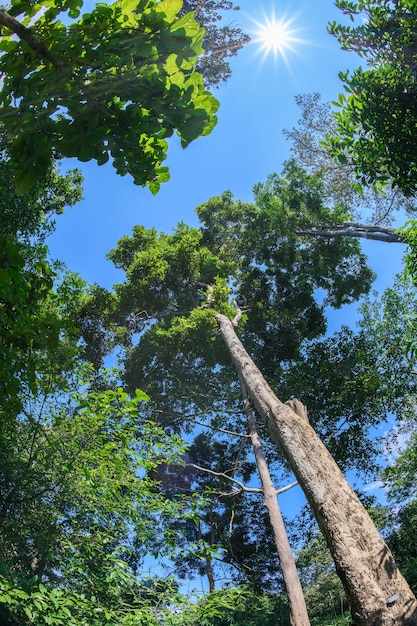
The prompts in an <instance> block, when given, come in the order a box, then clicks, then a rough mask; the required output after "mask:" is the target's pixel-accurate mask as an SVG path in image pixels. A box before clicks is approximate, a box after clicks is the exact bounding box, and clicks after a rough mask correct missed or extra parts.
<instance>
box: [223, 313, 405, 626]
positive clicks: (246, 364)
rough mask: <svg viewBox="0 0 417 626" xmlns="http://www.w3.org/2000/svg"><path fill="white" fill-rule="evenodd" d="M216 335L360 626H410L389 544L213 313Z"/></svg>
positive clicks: (307, 429)
mask: <svg viewBox="0 0 417 626" xmlns="http://www.w3.org/2000/svg"><path fill="white" fill-rule="evenodd" d="M216 319H217V321H218V323H219V326H220V333H221V336H222V338H223V340H224V342H225V344H226V346H227V348H228V350H229V353H230V356H231V358H232V361H233V363H234V365H235V367H236V370H237V372H238V374H239V376H241V378H242V379H243V381H244V384H245V387H246V389H247V391H248V394H249V397H250V399H251V402H252V404H253V406H254V407H255V409H256V411H257V413H258V415H259V416H260V417H261V418H262V419H263V420H264V421H265V425H266V427H267V430H268V433H269V435H270V437H271V439H272V440H273V441H274V443H275V444H276V445H277V446H278V448H279V449H280V450H281V452H282V453H283V455H284V456H285V458H286V460H287V462H288V464H289V465H290V467H291V469H292V471H293V472H294V474H295V476H296V478H297V480H298V482H299V484H300V486H301V488H302V489H303V491H304V494H305V496H306V498H307V500H308V502H309V504H310V506H311V508H312V511H313V513H314V515H315V517H316V519H317V522H318V524H319V526H320V528H321V530H322V532H323V534H324V536H325V538H326V541H327V545H328V547H329V549H330V551H331V553H332V556H333V559H334V562H335V565H336V571H337V573H338V575H339V577H340V578H341V580H342V583H343V585H344V588H345V590H346V593H347V595H348V598H349V601H350V606H351V611H352V617H353V619H354V622H355V623H356V624H359V625H360V626H393V625H401V626H416V624H417V600H416V598H415V597H414V596H413V594H412V593H411V590H410V587H409V585H408V584H407V582H406V580H405V579H404V578H403V576H402V575H401V573H400V572H399V571H398V569H397V566H396V564H395V561H394V559H393V557H392V554H391V553H390V551H389V549H388V547H387V545H386V544H385V543H384V541H383V540H382V538H381V536H380V535H379V533H378V531H377V529H376V528H375V525H374V524H373V522H372V520H371V518H370V517H369V515H368V513H367V512H366V511H365V509H364V507H363V506H362V504H361V502H360V500H359V499H358V498H357V496H356V495H355V493H354V491H353V490H352V489H351V487H350V485H349V484H348V482H347V481H346V479H345V477H344V476H343V474H342V472H341V471H340V469H339V467H338V466H337V464H336V463H335V461H334V460H333V458H332V457H331V455H330V454H329V452H328V450H327V449H326V447H325V446H324V444H323V443H322V442H321V441H320V439H319V438H318V437H317V435H316V433H315V432H314V430H313V429H312V427H311V426H310V424H309V423H308V421H307V420H306V419H304V418H303V417H301V416H300V415H297V413H295V412H294V411H293V410H292V409H291V408H290V407H289V406H288V405H285V404H283V403H282V402H281V401H280V400H278V398H277V397H276V396H275V394H274V393H273V391H272V389H271V388H270V387H269V385H268V384H267V382H266V381H265V379H264V378H263V376H262V374H261V372H260V371H259V370H258V368H257V367H256V365H255V364H254V363H253V361H252V359H251V358H250V357H249V355H248V353H247V352H246V350H245V349H244V347H243V345H242V343H241V342H240V340H239V339H238V337H237V335H236V333H235V329H234V326H233V323H232V322H231V321H230V320H229V319H228V318H227V317H226V316H225V315H222V314H220V313H218V314H217V315H216Z"/></svg>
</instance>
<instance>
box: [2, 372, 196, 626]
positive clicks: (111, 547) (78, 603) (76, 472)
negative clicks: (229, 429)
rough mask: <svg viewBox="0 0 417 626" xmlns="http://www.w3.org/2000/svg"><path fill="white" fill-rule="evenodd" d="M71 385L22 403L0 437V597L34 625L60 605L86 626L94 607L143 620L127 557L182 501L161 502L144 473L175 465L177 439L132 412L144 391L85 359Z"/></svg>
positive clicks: (132, 561)
mask: <svg viewBox="0 0 417 626" xmlns="http://www.w3.org/2000/svg"><path fill="white" fill-rule="evenodd" d="M70 382H71V384H70V386H69V387H68V388H66V389H65V390H64V391H63V393H62V395H61V397H59V396H58V395H57V393H56V391H55V392H54V394H53V395H52V396H49V397H48V396H46V397H42V396H38V397H34V398H32V399H31V400H28V401H27V402H26V404H25V405H24V407H23V410H22V413H21V415H20V418H19V420H18V421H17V422H16V424H15V431H14V432H13V433H11V432H9V433H8V437H7V438H5V437H3V436H2V448H3V450H4V452H5V454H4V455H3V457H2V462H1V466H2V467H1V470H2V471H1V476H2V479H1V483H0V495H1V501H0V512H1V513H0V525H1V529H2V540H1V545H0V560H1V562H2V564H3V567H6V568H7V571H6V570H5V571H3V574H2V577H1V581H2V587H3V597H2V601H3V603H6V604H7V605H8V607H9V611H10V615H11V618H12V619H17V620H18V621H19V620H21V621H20V623H31V622H32V621H34V622H35V623H43V622H41V621H40V620H41V618H40V617H39V615H40V614H42V616H45V624H48V623H51V624H55V623H56V624H61V623H64V622H63V621H60V620H64V617H65V616H67V617H68V611H69V612H70V613H71V616H72V618H73V622H71V623H77V624H84V623H85V624H87V623H90V622H88V620H89V619H90V617H89V613H91V619H92V620H95V621H93V623H97V624H98V623H99V622H100V620H103V616H104V617H105V619H107V620H108V621H107V622H106V623H109V624H110V623H126V624H127V623H132V624H139V623H149V624H153V623H154V622H155V619H154V618H152V619H151V618H150V617H149V618H148V619H147V621H140V620H141V619H144V616H143V613H145V614H147V613H148V612H149V611H148V608H147V607H149V602H148V603H147V604H146V603H144V602H143V599H142V598H141V593H140V584H141V583H140V581H138V579H137V577H136V575H137V573H138V566H139V564H140V562H141V559H142V557H143V555H144V553H145V552H146V547H145V546H146V545H147V544H149V543H150V541H151V540H152V541H154V538H155V535H156V534H158V533H162V534H163V533H164V529H163V525H162V524H161V522H160V520H161V519H163V518H164V516H168V517H170V518H171V519H175V517H176V516H178V517H182V516H183V515H184V514H185V513H186V510H189V507H188V506H187V507H186V506H185V504H183V503H182V499H181V498H176V499H175V500H172V499H171V500H166V498H165V497H164V495H163V494H161V493H160V492H159V490H158V488H157V483H155V481H153V480H150V479H148V478H146V477H145V476H144V473H145V472H146V471H149V470H150V469H151V468H153V467H155V466H156V465H157V464H158V463H159V462H161V460H164V462H165V463H168V464H169V463H171V462H173V461H175V462H177V463H178V462H180V461H181V457H182V455H183V453H184V446H183V445H182V444H181V442H180V440H179V439H178V438H176V437H166V435H165V434H164V433H163V431H162V430H161V429H160V428H158V427H157V426H156V424H154V423H152V422H149V421H147V420H144V419H141V417H140V415H139V414H138V405H141V404H142V403H143V401H145V400H146V399H147V397H146V396H145V394H143V393H142V392H136V394H135V396H134V397H133V398H129V397H128V396H127V394H126V393H125V392H124V391H122V389H121V387H120V386H119V387H118V380H117V377H116V376H115V374H114V373H109V374H105V373H102V374H101V375H100V376H97V374H96V373H94V372H93V371H91V370H90V369H88V368H87V369H85V370H84V371H81V372H80V373H79V375H78V376H77V377H76V378H75V379H74V380H73V381H70ZM2 434H3V433H2ZM189 514H190V515H192V514H193V512H192V511H191V512H190V513H189ZM172 541H174V539H173V538H172V533H171V538H170V537H169V535H167V536H166V537H165V541H162V540H161V541H160V542H159V544H160V546H162V548H161V551H169V549H170V548H169V546H170V545H171V543H170V542H172ZM155 554H156V553H155ZM19 590H20V591H19ZM24 594H27V595H26V596H24ZM19 599H20V602H19ZM22 600H25V602H24V603H22V602H21V601H22ZM57 603H58V604H59V607H60V610H59V611H56V612H54V606H55V604H57ZM93 606H94V609H92V607H93ZM50 611H52V614H51V613H50ZM39 612H40V613H39ZM126 612H128V613H129V614H130V618H129V619H130V620H131V621H126V619H127V618H124V615H125V613H126ZM25 615H26V617H25ZM42 619H43V617H42ZM48 620H49V621H48ZM101 623H102V622H101ZM155 623H157V622H155Z"/></svg>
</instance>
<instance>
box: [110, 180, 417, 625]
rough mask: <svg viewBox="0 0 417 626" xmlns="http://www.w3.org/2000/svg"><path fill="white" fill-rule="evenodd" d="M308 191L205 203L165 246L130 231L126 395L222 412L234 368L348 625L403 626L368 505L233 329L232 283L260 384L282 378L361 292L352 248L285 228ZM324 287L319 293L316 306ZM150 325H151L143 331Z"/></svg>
mask: <svg viewBox="0 0 417 626" xmlns="http://www.w3.org/2000/svg"><path fill="white" fill-rule="evenodd" d="M304 182H305V185H304V186H302V187H301V188H300V187H299V186H298V185H296V184H293V183H294V181H293V180H292V179H291V177H290V178H289V180H286V179H285V178H283V179H282V180H281V181H280V185H278V186H277V189H278V190H279V193H278V192H277V194H276V196H272V195H271V196H270V197H269V198H268V197H266V196H265V195H262V194H260V196H259V198H257V204H256V205H248V204H243V203H239V202H234V201H233V199H232V197H231V195H230V194H225V195H224V196H223V197H221V198H215V199H212V200H211V201H209V202H208V203H207V204H206V205H203V206H202V207H199V209H198V214H199V217H200V219H201V220H202V222H203V227H202V229H201V231H198V230H196V229H190V228H188V227H186V226H185V225H180V226H179V228H178V230H177V231H176V232H175V233H174V235H172V236H167V235H164V234H159V235H158V234H157V233H156V232H155V231H152V230H151V231H146V230H145V229H144V228H142V227H135V229H134V232H133V236H132V237H124V238H123V239H122V240H121V241H120V242H119V245H118V247H117V248H116V249H115V250H114V251H112V252H111V254H110V258H111V259H112V260H113V262H115V264H116V265H117V266H118V267H119V268H121V269H124V271H125V272H126V275H127V280H126V281H125V282H124V283H121V284H120V285H117V286H116V298H115V299H114V301H113V305H114V307H115V308H114V313H113V314H110V316H109V319H110V321H112V323H113V324H115V323H116V324H119V325H120V324H124V325H125V327H126V329H127V328H128V327H129V324H131V333H130V337H131V338H133V340H134V343H133V345H132V348H131V349H130V350H129V351H128V354H127V359H126V380H127V381H128V383H129V385H132V386H134V385H135V382H134V381H135V380H137V379H140V380H141V381H142V384H143V385H144V386H145V389H146V390H149V391H150V393H151V395H152V396H154V397H157V398H159V405H160V406H161V408H163V407H166V409H167V410H168V407H169V404H170V403H171V404H172V401H173V404H174V406H175V408H176V409H178V419H181V415H182V414H183V413H184V412H190V410H191V409H193V408H194V407H195V401H194V400H195V397H196V395H198V394H200V395H204V396H206V397H207V396H208V397H207V403H210V402H212V394H214V397H215V399H214V402H215V403H216V404H217V406H218V407H219V408H220V406H221V404H222V400H221V398H222V397H224V393H223V394H221V391H220V390H221V389H224V388H225V387H224V383H225V381H233V380H235V382H234V384H235V385H236V374H235V375H234V376H233V373H232V370H231V369H230V359H231V361H232V362H233V364H234V366H235V368H236V370H237V372H238V374H239V377H241V378H242V380H243V383H244V386H245V389H246V391H247V393H248V396H249V397H250V399H251V403H252V405H253V407H254V409H255V410H256V413H257V415H258V417H259V419H260V420H261V422H262V423H263V424H265V425H266V427H267V430H268V432H269V435H270V437H271V439H272V441H273V442H274V444H275V446H277V447H278V448H279V450H280V451H281V452H282V453H283V454H284V457H285V459H286V461H287V463H288V465H289V467H290V468H291V469H292V471H293V472H294V473H295V475H296V477H297V479H298V481H299V483H300V485H301V486H302V488H303V490H304V491H305V493H306V496H307V499H308V501H309V503H310V505H311V506H312V509H313V511H314V514H315V515H316V517H317V519H318V520H319V524H320V526H321V528H322V530H323V532H324V535H325V537H326V540H327V542H328V545H329V548H330V550H331V552H332V554H333V558H334V560H335V563H336V568H337V571H338V573H339V575H340V577H341V578H342V581H343V583H344V585H345V588H346V591H347V593H348V596H349V600H350V604H351V607H352V611H353V614H354V616H355V619H356V620H359V623H361V624H365V625H368V624H369V625H371V624H372V625H373V624H375V625H376V624H388V623H392V620H393V619H394V620H397V623H404V624H411V623H413V622H414V621H415V618H416V610H417V607H416V601H415V599H414V598H413V596H412V594H411V592H410V590H409V588H408V586H407V584H406V582H405V580H404V579H403V578H402V577H401V575H400V574H399V573H398V571H397V568H396V566H395V563H394V561H393V559H392V556H391V554H390V553H389V551H387V549H386V546H385V544H384V542H383V541H382V539H381V537H380V536H379V534H378V532H377V530H376V528H375V526H374V525H373V523H372V521H371V520H370V518H369V516H368V515H367V513H366V511H365V510H364V508H363V506H362V504H361V503H360V501H359V500H358V499H357V497H356V496H355V494H354V493H353V491H352V490H351V489H350V487H349V486H348V484H347V482H346V480H345V479H344V477H343V475H342V474H341V472H340V470H339V469H338V468H337V466H336V464H335V463H334V461H333V459H332V458H331V456H330V454H329V453H328V451H327V450H326V448H325V447H324V445H323V444H322V443H321V442H320V440H319V439H318V438H317V436H316V434H315V433H314V431H313V429H312V427H311V426H310V424H309V423H308V421H307V420H306V419H305V417H304V416H303V417H301V416H300V415H297V414H296V413H294V411H293V410H292V409H291V408H290V407H289V406H288V405H284V404H282V403H281V402H280V401H279V400H278V399H277V398H276V396H275V395H274V394H273V392H272V391H271V389H270V387H268V385H267V383H266V381H265V379H264V378H263V376H262V375H261V373H260V371H259V370H258V369H257V368H256V367H255V365H254V363H253V361H252V359H251V358H250V357H249V355H248V353H247V352H246V350H245V349H244V348H243V346H242V344H241V342H240V341H239V339H238V337H237V335H236V332H235V327H234V324H233V323H232V321H231V319H230V318H234V316H235V313H236V308H235V307H234V306H233V305H232V303H231V302H230V301H229V288H228V287H227V283H229V284H233V289H234V292H235V294H236V295H237V297H238V300H239V301H242V305H243V306H244V307H245V308H246V309H247V311H246V313H245V315H244V322H245V323H244V324H243V326H242V331H241V332H242V337H243V338H244V340H245V342H246V343H247V345H248V346H250V349H251V352H252V353H253V354H254V355H255V356H256V359H257V360H258V362H259V363H260V365H261V367H262V369H263V370H264V371H265V373H266V374H267V376H268V377H269V378H270V379H271V378H272V377H274V376H276V377H277V378H279V372H280V370H281V369H282V368H283V362H285V361H287V362H291V360H293V359H295V358H296V357H297V355H298V354H299V353H300V349H301V341H302V339H306V338H313V337H317V336H320V334H321V333H323V332H324V330H325V321H324V315H323V308H322V307H323V306H326V305H330V306H340V305H341V304H343V303H345V302H349V301H352V300H353V299H354V298H355V297H358V296H359V295H360V294H361V293H363V292H365V291H366V290H367V289H368V286H369V282H370V278H371V274H370V273H369V271H368V270H367V269H366V267H365V266H364V264H363V257H362V256H361V255H360V253H359V249H358V247H357V242H355V241H353V240H351V239H349V240H342V239H341V240H340V241H338V242H334V243H333V242H332V243H331V244H330V245H329V244H326V245H323V244H321V243H318V242H317V241H314V242H310V241H309V240H308V239H307V240H300V238H298V237H297V236H296V235H295V233H294V232H293V230H292V229H291V227H290V225H289V224H288V220H287V218H286V211H287V208H288V206H290V207H291V208H292V209H293V210H294V211H296V210H297V208H299V207H300V206H301V205H303V204H304V203H305V202H306V201H307V199H309V198H311V197H313V198H314V199H315V200H316V202H317V203H319V201H320V194H319V189H320V188H319V187H317V183H316V184H314V177H313V178H310V179H308V182H307V180H306V181H304ZM232 281H233V282H232ZM318 288H321V289H322V290H324V292H325V293H326V295H325V298H324V303H323V304H321V305H319V304H318V302H317V300H316V296H317V293H318ZM202 290H203V291H204V292H205V298H204V300H203V302H202V301H201V295H200V296H199V291H200V293H201V291H202ZM147 318H149V319H152V320H153V323H150V324H149V326H148V328H145V327H144V325H143V323H142V322H143V321H144V320H145V321H146V319H147ZM135 320H137V321H138V322H140V324H138V325H136V322H135ZM236 323H237V320H236ZM216 333H217V338H216ZM219 333H220V337H221V338H222V340H223V341H222V342H221V343H219ZM272 346H273V349H272ZM225 348H226V350H225ZM227 384H228V385H229V386H230V385H231V384H233V382H228V383H227ZM151 390H152V391H151ZM202 390H209V393H208V394H207V393H204V391H203V392H202ZM217 390H219V392H220V393H219V394H218V395H216V391H217ZM351 452H354V451H351ZM382 563H383V564H382ZM397 596H398V597H397Z"/></svg>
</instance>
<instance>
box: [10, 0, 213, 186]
mask: <svg viewBox="0 0 417 626" xmlns="http://www.w3.org/2000/svg"><path fill="white" fill-rule="evenodd" d="M181 6H182V2H181V0H163V1H161V2H157V1H156V0H139V2H137V1H136V0H134V1H133V0H132V1H131V2H122V1H120V0H118V1H117V2H115V3H114V4H111V5H105V4H98V5H97V6H96V7H95V8H94V9H93V10H92V11H91V12H90V13H85V14H84V15H83V16H82V17H81V18H80V19H78V21H76V18H77V17H78V16H79V14H80V9H81V7H82V1H80V0H70V1H68V2H65V3H60V2H54V1H50V0H46V2H45V3H41V4H34V3H30V2H29V3H26V2H20V0H13V1H12V3H11V6H10V8H9V10H8V11H6V9H4V8H3V9H1V11H0V24H1V35H2V37H1V41H0V50H1V51H2V55H1V62H0V70H1V72H2V74H3V76H4V79H3V84H2V89H1V92H0V106H1V108H0V121H1V123H2V125H3V128H4V130H5V132H6V133H7V135H8V137H9V141H10V148H9V152H10V155H11V157H12V162H13V163H14V166H15V174H16V188H17V190H18V191H19V192H23V191H26V190H28V189H29V188H30V187H31V186H33V185H34V184H35V182H36V181H37V180H38V179H39V178H40V177H43V176H45V175H46V173H47V170H48V168H49V165H50V160H51V155H53V154H54V155H56V154H59V155H60V156H64V157H77V158H78V159H80V160H81V161H89V160H91V159H95V160H96V161H97V163H98V164H103V163H106V162H107V161H108V160H109V159H110V158H111V159H112V163H113V165H114V167H115V169H116V171H117V172H118V173H119V174H120V175H125V174H127V173H129V174H130V175H131V176H132V177H133V180H134V182H135V183H136V184H139V185H148V186H149V188H150V189H151V191H152V192H156V191H157V190H158V189H159V186H160V183H161V182H164V181H166V180H168V178H169V174H168V168H167V167H165V166H162V165H161V164H162V162H163V161H164V159H165V156H166V152H167V138H168V137H170V136H171V135H172V134H173V132H174V131H175V130H176V131H177V133H178V134H179V136H180V138H181V143H182V146H183V147H185V146H187V145H188V144H189V143H190V142H191V141H192V140H193V139H196V138H197V137H199V136H200V135H202V134H207V133H209V132H210V131H211V130H212V128H213V126H214V125H215V123H216V117H215V115H214V113H215V111H216V109H217V105H218V103H217V101H216V100H215V99H214V98H213V97H212V96H211V95H210V93H208V92H207V91H206V90H205V88H204V83H203V78H202V76H201V75H200V74H199V73H198V72H196V71H195V63H196V61H197V59H198V57H199V56H200V55H201V54H202V52H203V49H202V47H201V41H202V38H203V35H204V31H203V29H202V28H201V27H200V26H199V24H198V23H197V22H196V21H195V20H194V17H193V15H192V14H191V13H187V14H185V15H183V16H182V17H181V18H179V17H178V12H179V11H180V9H181ZM41 9H42V10H41ZM62 13H63V14H65V22H66V23H64V22H63V21H60V19H59V16H60V14H62ZM68 22H69V23H68ZM28 23H30V24H31V25H30V26H28V25H27V24H28Z"/></svg>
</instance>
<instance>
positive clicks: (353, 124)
mask: <svg viewBox="0 0 417 626" xmlns="http://www.w3.org/2000/svg"><path fill="white" fill-rule="evenodd" d="M336 6H338V8H339V9H340V10H341V11H342V12H343V13H344V14H345V15H347V16H348V17H349V18H350V19H351V20H352V22H354V21H355V20H356V19H358V22H359V23H357V24H355V25H353V26H345V25H341V24H338V23H336V22H333V23H332V24H330V27H329V32H330V33H331V34H333V35H334V36H336V37H337V39H338V40H339V43H340V45H341V47H342V49H344V50H353V51H355V52H356V53H357V54H359V56H360V57H362V58H363V59H364V61H365V62H366V63H367V65H368V66H369V68H370V69H366V70H364V69H362V68H361V67H360V68H358V69H357V70H355V71H354V72H353V74H351V75H349V72H345V73H343V72H342V73H341V74H340V78H341V80H342V81H343V82H344V86H345V91H346V92H347V95H345V94H340V96H339V99H338V102H337V105H338V106H339V107H340V111H339V112H337V113H336V114H335V120H336V132H335V134H333V133H331V134H328V135H327V145H328V147H329V149H330V152H331V153H332V154H333V156H334V157H335V158H336V160H338V161H339V163H342V164H343V163H346V162H347V160H349V161H350V162H351V163H352V165H353V167H354V171H355V174H356V176H357V178H358V180H359V182H360V183H363V184H364V185H367V184H369V183H375V184H377V185H385V184H386V183H387V182H390V181H392V184H393V185H394V186H396V187H398V188H399V189H400V190H401V191H402V192H403V193H404V194H405V195H406V196H412V195H413V193H414V192H415V190H416V188H417V170H416V152H415V142H414V137H415V134H416V120H417V115H416V98H415V91H416V72H415V66H416V46H415V19H416V10H415V3H414V2H412V1H411V0H399V1H398V2H395V3H391V2H386V1H385V0H365V1H360V2H350V1H348V0H337V1H336Z"/></svg>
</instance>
